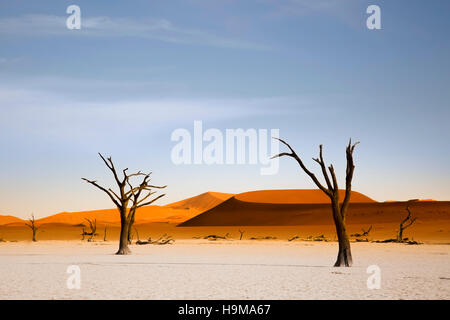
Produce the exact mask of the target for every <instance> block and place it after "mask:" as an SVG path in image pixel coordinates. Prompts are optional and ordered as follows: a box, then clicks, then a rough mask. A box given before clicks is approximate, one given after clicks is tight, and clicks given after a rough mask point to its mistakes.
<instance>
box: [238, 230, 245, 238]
mask: <svg viewBox="0 0 450 320" xmlns="http://www.w3.org/2000/svg"><path fill="white" fill-rule="evenodd" d="M244 233H245V231H242V230H241V229H239V234H240V235H239V240H242V238H243V236H244Z"/></svg>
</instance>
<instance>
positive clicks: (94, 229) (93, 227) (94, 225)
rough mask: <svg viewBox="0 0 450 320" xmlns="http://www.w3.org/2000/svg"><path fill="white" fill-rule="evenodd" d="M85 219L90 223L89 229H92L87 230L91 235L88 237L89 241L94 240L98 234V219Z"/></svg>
mask: <svg viewBox="0 0 450 320" xmlns="http://www.w3.org/2000/svg"><path fill="white" fill-rule="evenodd" d="M85 220H86V221H87V222H88V223H89V229H90V230H91V231H90V232H85V235H86V236H90V238H89V239H88V241H89V242H91V241H93V240H94V237H95V236H96V235H97V233H96V232H97V219H94V220H91V219H88V218H85Z"/></svg>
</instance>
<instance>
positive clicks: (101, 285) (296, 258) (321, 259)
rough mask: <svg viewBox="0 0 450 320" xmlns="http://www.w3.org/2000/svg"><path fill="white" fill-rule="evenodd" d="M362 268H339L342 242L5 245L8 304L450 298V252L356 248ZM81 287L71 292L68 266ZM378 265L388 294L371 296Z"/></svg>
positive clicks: (2, 262)
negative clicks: (123, 247) (127, 251)
mask: <svg viewBox="0 0 450 320" xmlns="http://www.w3.org/2000/svg"><path fill="white" fill-rule="evenodd" d="M352 247H353V256H354V266H353V267H352V268H334V267H332V265H333V262H334V259H335V256H336V253H337V243H335V242H328V243H327V242H288V241H250V240H242V241H239V240H223V241H215V242H211V241H206V240H180V241H177V242H175V244H172V245H165V246H154V245H149V246H136V245H133V246H132V247H131V248H132V251H133V254H132V255H129V256H116V255H114V254H113V253H114V251H115V250H116V249H117V242H114V241H113V242H100V241H99V242H90V243H88V242H81V241H41V242H37V243H32V242H25V241H22V242H15V243H0V256H1V258H0V270H1V272H0V299H450V268H449V266H450V246H449V245H436V244H434V245H431V244H424V245H420V246H417V245H404V244H392V243H387V244H374V243H354V244H353V245H352ZM70 265H77V266H79V268H80V271H81V274H80V279H81V288H80V289H68V288H67V285H66V281H67V279H68V278H69V276H70V275H69V274H67V273H66V271H67V268H68V266H70ZM370 265H378V266H379V267H380V270H381V287H380V289H368V288H367V284H366V283H367V279H368V277H369V276H370V274H368V273H367V272H366V270H367V267H368V266H370Z"/></svg>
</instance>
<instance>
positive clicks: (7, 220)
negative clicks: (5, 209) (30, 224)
mask: <svg viewBox="0 0 450 320" xmlns="http://www.w3.org/2000/svg"><path fill="white" fill-rule="evenodd" d="M11 223H25V220H22V219H20V218H17V217H13V216H4V215H1V214H0V226H3V225H6V224H11Z"/></svg>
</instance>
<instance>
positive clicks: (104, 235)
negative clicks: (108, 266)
mask: <svg viewBox="0 0 450 320" xmlns="http://www.w3.org/2000/svg"><path fill="white" fill-rule="evenodd" d="M106 229H107V227H106V226H105V232H104V234H103V241H105V242H106V241H108V240H106Z"/></svg>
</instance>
